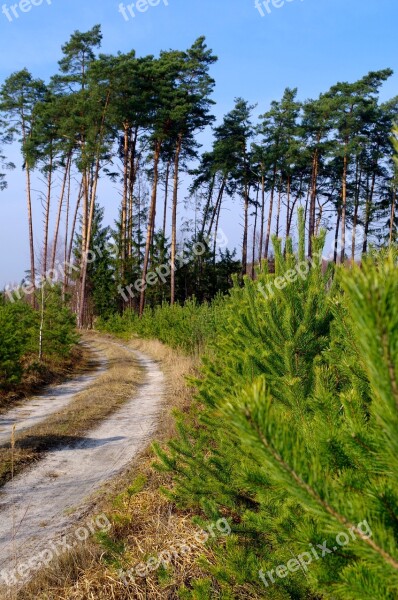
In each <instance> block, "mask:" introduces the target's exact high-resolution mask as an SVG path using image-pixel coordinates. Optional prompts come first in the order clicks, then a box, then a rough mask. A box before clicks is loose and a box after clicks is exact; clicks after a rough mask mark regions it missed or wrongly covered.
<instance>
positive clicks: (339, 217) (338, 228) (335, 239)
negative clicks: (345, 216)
mask: <svg viewBox="0 0 398 600" xmlns="http://www.w3.org/2000/svg"><path fill="white" fill-rule="evenodd" d="M340 219H341V208H338V209H337V221H336V229H335V232H334V250H333V262H334V263H335V264H336V263H337V251H338V245H339V230H340Z"/></svg>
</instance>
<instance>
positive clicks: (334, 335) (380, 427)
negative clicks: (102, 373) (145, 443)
mask: <svg viewBox="0 0 398 600" xmlns="http://www.w3.org/2000/svg"><path fill="white" fill-rule="evenodd" d="M322 244H323V238H322V236H321V237H320V238H314V239H313V245H314V256H318V258H317V259H315V260H313V261H312V265H311V268H310V270H309V273H308V275H307V276H305V277H303V278H298V279H297V280H296V281H295V282H294V283H288V284H287V285H286V286H285V287H284V288H283V289H278V287H277V286H276V285H275V282H276V279H275V276H274V275H267V274H261V275H260V276H259V280H258V282H252V281H250V280H248V279H247V280H246V282H245V286H244V288H243V289H241V288H239V287H236V288H235V289H234V290H233V291H232V293H231V296H230V298H229V299H228V300H227V301H226V302H225V303H224V304H223V307H222V311H221V312H222V314H221V316H220V318H219V319H218V321H217V327H218V328H217V335H216V336H214V337H213V338H212V341H211V351H210V354H209V356H208V357H207V358H206V359H205V365H204V368H203V373H202V377H201V378H200V380H199V381H198V382H197V385H198V390H199V394H198V398H197V403H196V407H195V410H194V411H193V413H192V414H190V415H189V416H187V415H180V416H179V418H178V423H179V432H180V434H179V437H178V438H177V439H175V440H173V441H172V442H171V443H170V444H169V449H168V451H164V450H163V449H161V448H160V447H158V446H157V447H156V450H157V453H158V456H159V457H160V458H161V463H160V464H159V468H161V469H166V470H169V471H171V472H172V473H173V474H174V481H175V488H174V491H173V494H172V498H173V499H174V500H175V501H176V502H177V503H178V504H179V505H180V506H183V507H191V508H196V510H200V512H201V513H202V514H203V513H204V514H205V515H206V517H207V518H209V519H213V520H214V519H216V518H219V517H220V516H224V517H225V516H228V517H229V519H230V523H231V526H232V530H233V535H232V536H230V537H229V538H228V540H227V542H226V544H225V545H223V546H221V545H219V543H215V544H214V548H213V553H214V554H215V556H216V559H215V562H213V563H212V564H208V565H207V568H208V571H209V575H210V576H211V577H210V578H209V580H208V581H203V582H196V583H195V585H193V587H192V589H191V590H189V589H188V588H186V589H184V591H183V597H184V598H198V597H200V598H201V599H202V598H203V599H205V598H209V599H210V598H217V597H219V598H238V597H250V598H272V599H279V598H281V599H282V598H286V599H288V598H311V599H313V600H315V599H316V598H330V599H332V598H335V599H337V598H341V599H349V600H363V599H366V598H374V599H380V600H381V599H389V600H390V599H391V600H392V599H393V598H395V597H396V595H397V592H398V548H397V542H398V539H397V536H398V530H397V527H396V519H395V516H394V515H396V514H397V508H398V507H397V495H396V491H395V490H396V482H395V479H396V474H397V472H398V465H396V456H397V448H396V443H397V442H396V440H397V436H396V432H397V425H398V423H397V419H398V416H397V414H398V413H397V411H398V396H397V389H398V388H397V378H398V321H397V318H398V316H397V315H398V311H397V309H398V306H397V302H398V253H397V251H396V249H394V248H392V249H391V250H390V251H389V252H387V251H386V252H384V253H373V254H371V255H369V257H367V258H366V259H365V260H364V261H363V263H362V265H361V266H353V267H352V268H351V269H346V268H343V267H340V268H338V269H337V271H336V274H335V277H334V278H333V279H332V273H331V272H330V271H327V272H326V273H324V272H323V269H322V265H321V261H320V260H319V254H317V253H319V252H320V251H321V249H322ZM274 247H275V256H276V277H282V276H283V275H284V274H285V277H286V274H287V272H288V271H289V270H290V269H292V268H293V269H294V268H297V267H298V265H299V264H300V261H298V259H296V258H295V257H294V256H293V254H292V251H291V244H290V242H288V243H287V244H286V249H285V252H283V251H282V247H281V242H280V241H279V240H277V239H274ZM301 247H302V242H301ZM297 261H298V262H297ZM272 280H273V287H272V289H273V292H274V293H273V294H272V295H271V294H269V295H268V297H267V298H266V297H264V294H262V293H261V291H260V290H259V287H258V285H259V284H261V285H263V288H264V289H269V287H268V288H267V286H269V283H270V281H272ZM365 524H366V525H365ZM336 536H338V537H337V539H339V540H343V544H342V545H340V544H336ZM346 536H349V541H348V543H344V540H346ZM325 542H326V545H327V548H328V549H331V550H330V552H329V551H328V552H324V554H325V555H324V556H322V552H321V550H319V548H320V547H321V546H322V545H323V544H324V543H325ZM334 547H336V550H333V548H334ZM311 548H315V549H317V548H318V553H319V557H318V559H315V557H314V556H312V561H311V562H310V564H308V566H305V565H304V568H299V569H297V570H296V571H295V572H288V571H287V573H288V574H287V575H286V574H284V576H283V577H278V576H276V575H275V569H276V568H277V567H278V566H279V565H286V564H287V563H288V561H289V560H290V559H294V558H297V557H298V556H299V555H303V553H305V552H311ZM267 572H271V577H272V576H273V578H274V582H272V579H270V578H269V577H268V576H267ZM272 574H273V575H272ZM261 575H262V576H263V578H261ZM264 575H265V578H264ZM199 588H200V590H201V591H200V595H199V596H198V589H199Z"/></svg>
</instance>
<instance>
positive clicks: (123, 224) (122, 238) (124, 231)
mask: <svg viewBox="0 0 398 600" xmlns="http://www.w3.org/2000/svg"><path fill="white" fill-rule="evenodd" d="M123 129H124V134H123V196H122V210H121V223H120V225H121V227H120V241H121V261H120V262H121V273H120V274H121V277H122V280H124V273H125V270H126V257H127V238H128V233H127V197H128V183H129V180H128V168H129V134H130V127H129V125H128V123H124V125H123Z"/></svg>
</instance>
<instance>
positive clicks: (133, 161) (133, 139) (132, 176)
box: [127, 126, 139, 258]
mask: <svg viewBox="0 0 398 600" xmlns="http://www.w3.org/2000/svg"><path fill="white" fill-rule="evenodd" d="M137 139H138V127H137V126H136V127H134V129H133V130H132V131H131V136H130V148H129V159H130V164H129V202H128V211H129V214H128V233H127V236H128V244H127V254H128V257H129V258H132V256H133V218H134V214H133V213H134V186H135V182H136V178H137V172H138V168H139V157H136V148H137Z"/></svg>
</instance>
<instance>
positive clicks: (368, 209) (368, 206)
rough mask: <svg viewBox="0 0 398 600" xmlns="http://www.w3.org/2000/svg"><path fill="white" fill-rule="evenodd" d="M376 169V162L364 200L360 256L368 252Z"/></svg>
mask: <svg viewBox="0 0 398 600" xmlns="http://www.w3.org/2000/svg"><path fill="white" fill-rule="evenodd" d="M376 168H377V162H376V165H375V168H374V171H373V175H372V184H371V187H370V194H369V195H368V198H367V200H366V208H365V227H364V237H363V246H362V254H366V253H367V251H368V236H369V230H370V221H371V215H372V205H373V196H374V190H375V186H376Z"/></svg>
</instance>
